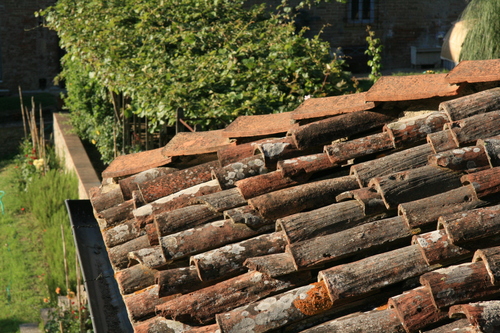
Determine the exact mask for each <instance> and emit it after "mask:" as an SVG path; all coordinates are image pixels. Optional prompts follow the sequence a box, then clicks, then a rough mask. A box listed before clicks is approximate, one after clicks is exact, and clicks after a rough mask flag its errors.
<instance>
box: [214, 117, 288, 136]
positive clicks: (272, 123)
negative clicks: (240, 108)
mask: <svg viewBox="0 0 500 333" xmlns="http://www.w3.org/2000/svg"><path fill="white" fill-rule="evenodd" d="M291 115H292V113H291V112H284V113H272V114H262V115H254V116H240V117H238V118H236V119H235V120H234V121H233V122H232V123H231V124H229V126H227V127H226V129H224V130H223V132H222V135H224V136H225V137H228V138H245V137H258V136H263V135H272V134H278V133H286V132H288V131H289V130H290V129H292V128H295V127H297V126H298V125H297V124H293V121H292V118H291Z"/></svg>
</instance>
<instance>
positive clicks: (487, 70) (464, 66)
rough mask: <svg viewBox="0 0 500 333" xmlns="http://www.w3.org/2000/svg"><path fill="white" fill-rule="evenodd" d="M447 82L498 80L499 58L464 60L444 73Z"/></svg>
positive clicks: (499, 77) (499, 76)
mask: <svg viewBox="0 0 500 333" xmlns="http://www.w3.org/2000/svg"><path fill="white" fill-rule="evenodd" d="M446 80H448V82H449V83H451V84H454V83H462V82H467V83H475V82H491V81H500V59H491V60H475V61H471V60H464V61H461V62H460V63H459V64H458V65H457V66H456V67H455V68H453V69H452V70H451V71H450V72H449V73H448V74H446Z"/></svg>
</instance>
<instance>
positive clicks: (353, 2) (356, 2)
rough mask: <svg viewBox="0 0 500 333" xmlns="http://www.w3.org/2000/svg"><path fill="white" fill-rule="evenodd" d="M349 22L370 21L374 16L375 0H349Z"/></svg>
mask: <svg viewBox="0 0 500 333" xmlns="http://www.w3.org/2000/svg"><path fill="white" fill-rule="evenodd" d="M348 15H349V16H348V20H349V22H350V23H372V22H373V20H374V16H375V0H349V7H348Z"/></svg>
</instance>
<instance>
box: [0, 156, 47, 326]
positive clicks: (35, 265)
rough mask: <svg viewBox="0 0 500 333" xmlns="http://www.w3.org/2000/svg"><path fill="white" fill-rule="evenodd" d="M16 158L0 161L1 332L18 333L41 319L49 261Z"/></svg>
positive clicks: (40, 229)
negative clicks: (21, 188)
mask: <svg viewBox="0 0 500 333" xmlns="http://www.w3.org/2000/svg"><path fill="white" fill-rule="evenodd" d="M15 166H16V165H15V164H14V162H13V161H12V160H3V161H0V190H1V191H4V192H5V195H4V196H2V198H1V200H2V202H3V204H4V206H5V211H4V212H3V213H2V212H0V244H1V246H0V332H5V333H9V332H12V333H15V332H18V331H19V325H20V324H22V323H29V322H36V321H38V320H39V318H40V309H41V308H42V307H43V298H44V297H45V296H46V295H47V287H46V284H45V276H46V273H47V266H46V265H45V264H44V263H45V262H46V259H45V257H44V256H43V254H42V252H41V251H40V249H41V245H40V244H41V237H42V233H43V231H42V228H41V226H39V225H38V224H37V223H36V222H34V221H33V217H32V216H31V215H30V214H29V213H27V211H26V205H25V202H24V200H23V193H22V192H20V191H19V188H18V186H17V184H15V179H16V177H15V174H16V172H17V169H16V168H15Z"/></svg>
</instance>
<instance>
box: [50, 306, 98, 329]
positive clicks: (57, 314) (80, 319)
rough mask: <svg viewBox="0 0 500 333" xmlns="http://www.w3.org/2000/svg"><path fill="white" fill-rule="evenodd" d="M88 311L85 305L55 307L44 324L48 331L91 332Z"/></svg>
mask: <svg viewBox="0 0 500 333" xmlns="http://www.w3.org/2000/svg"><path fill="white" fill-rule="evenodd" d="M89 315H90V313H89V311H88V310H87V308H86V307H85V306H81V307H80V309H78V308H75V307H73V308H72V309H56V310H54V311H52V312H51V313H50V318H49V321H47V323H46V324H45V326H44V331H45V332H48V333H59V332H61V327H62V332H65V333H81V332H92V321H91V320H90V316H89Z"/></svg>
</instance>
